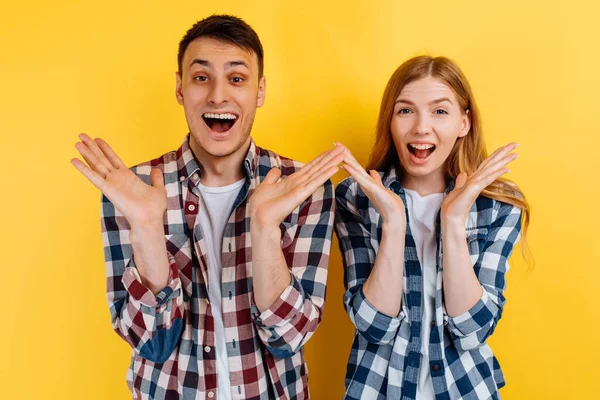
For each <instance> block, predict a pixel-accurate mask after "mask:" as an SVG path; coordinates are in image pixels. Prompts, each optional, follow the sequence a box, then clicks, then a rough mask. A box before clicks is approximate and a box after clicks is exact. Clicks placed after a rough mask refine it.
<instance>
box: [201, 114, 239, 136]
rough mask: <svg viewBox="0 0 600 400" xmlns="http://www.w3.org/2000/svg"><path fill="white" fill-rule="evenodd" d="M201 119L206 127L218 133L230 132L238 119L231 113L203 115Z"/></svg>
mask: <svg viewBox="0 0 600 400" xmlns="http://www.w3.org/2000/svg"><path fill="white" fill-rule="evenodd" d="M202 118H203V119H204V123H205V124H206V126H208V127H209V128H210V129H211V130H212V131H215V132H218V133H225V132H227V131H228V130H230V129H231V128H232V127H233V125H235V123H236V121H237V119H238V117H237V115H235V114H231V113H205V114H203V115H202Z"/></svg>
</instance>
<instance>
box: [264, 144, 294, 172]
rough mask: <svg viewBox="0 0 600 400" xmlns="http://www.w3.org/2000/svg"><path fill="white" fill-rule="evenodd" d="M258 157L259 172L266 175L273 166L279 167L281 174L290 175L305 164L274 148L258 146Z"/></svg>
mask: <svg viewBox="0 0 600 400" xmlns="http://www.w3.org/2000/svg"><path fill="white" fill-rule="evenodd" d="M256 150H257V157H258V165H257V167H258V174H259V175H260V176H262V177H264V176H266V175H267V173H268V172H269V171H270V170H271V168H279V169H280V170H281V176H283V177H285V176H289V175H291V174H293V173H294V172H296V171H298V170H299V169H300V168H302V167H303V166H304V164H303V163H301V162H300V161H296V160H294V159H292V158H289V157H285V156H282V155H280V154H278V153H276V152H274V151H272V150H268V149H265V148H262V147H259V146H256Z"/></svg>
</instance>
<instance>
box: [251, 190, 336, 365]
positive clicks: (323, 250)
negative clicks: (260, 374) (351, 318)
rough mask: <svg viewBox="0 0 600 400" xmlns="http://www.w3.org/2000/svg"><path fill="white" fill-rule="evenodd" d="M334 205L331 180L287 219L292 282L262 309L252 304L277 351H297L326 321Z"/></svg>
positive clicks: (285, 247)
mask: <svg viewBox="0 0 600 400" xmlns="http://www.w3.org/2000/svg"><path fill="white" fill-rule="evenodd" d="M334 206H335V204H334V198H333V185H332V183H331V181H329V180H328V181H327V182H326V183H325V184H324V185H323V186H321V187H320V188H319V189H318V190H317V191H315V193H314V194H313V195H312V196H311V197H310V198H308V199H307V200H306V201H305V202H304V203H303V205H302V206H301V207H300V209H299V212H298V213H297V221H296V220H293V221H288V222H287V223H286V222H284V224H282V227H283V228H282V229H283V230H284V232H283V235H282V251H283V255H284V257H285V260H286V262H287V265H288V268H289V270H290V285H289V286H288V287H287V288H286V289H285V290H284V291H283V292H282V293H281V295H280V296H279V298H278V299H276V300H275V302H274V303H273V304H272V305H271V306H270V307H269V308H268V309H266V310H264V311H263V312H260V311H259V310H258V308H257V307H256V305H255V304H252V307H251V308H252V310H251V311H252V316H253V320H254V323H255V324H256V326H257V328H258V335H259V337H260V339H261V340H262V342H263V343H264V344H265V346H266V347H267V349H268V350H269V351H270V352H271V354H273V355H274V356H275V357H278V358H286V357H291V356H292V355H294V354H295V353H296V352H298V351H299V350H300V349H301V348H302V346H304V344H305V343H306V342H307V341H308V340H309V339H310V337H311V336H312V335H313V334H314V332H315V331H316V329H317V327H318V325H319V323H320V322H321V317H322V314H323V307H324V303H325V292H326V282H327V265H328V262H329V251H330V249H331V236H332V234H333V213H334ZM294 218H295V217H294Z"/></svg>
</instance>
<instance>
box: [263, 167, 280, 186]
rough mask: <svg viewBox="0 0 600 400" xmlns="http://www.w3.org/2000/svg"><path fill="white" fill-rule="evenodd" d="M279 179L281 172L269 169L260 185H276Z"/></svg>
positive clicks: (277, 169) (276, 169)
mask: <svg viewBox="0 0 600 400" xmlns="http://www.w3.org/2000/svg"><path fill="white" fill-rule="evenodd" d="M279 177H281V170H280V169H279V168H271V170H270V171H269V172H268V173H267V175H266V176H265V179H264V180H263V182H262V183H267V184H271V183H277V181H278V180H279Z"/></svg>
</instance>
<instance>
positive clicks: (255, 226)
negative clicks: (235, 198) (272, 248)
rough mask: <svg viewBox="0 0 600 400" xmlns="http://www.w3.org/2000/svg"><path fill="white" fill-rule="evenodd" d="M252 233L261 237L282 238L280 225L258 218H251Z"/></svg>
mask: <svg viewBox="0 0 600 400" xmlns="http://www.w3.org/2000/svg"><path fill="white" fill-rule="evenodd" d="M250 235H251V236H254V237H260V238H261V239H268V238H274V237H276V238H277V240H279V239H281V231H280V230H279V225H275V224H273V223H263V222H260V221H259V220H257V219H251V220H250Z"/></svg>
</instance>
